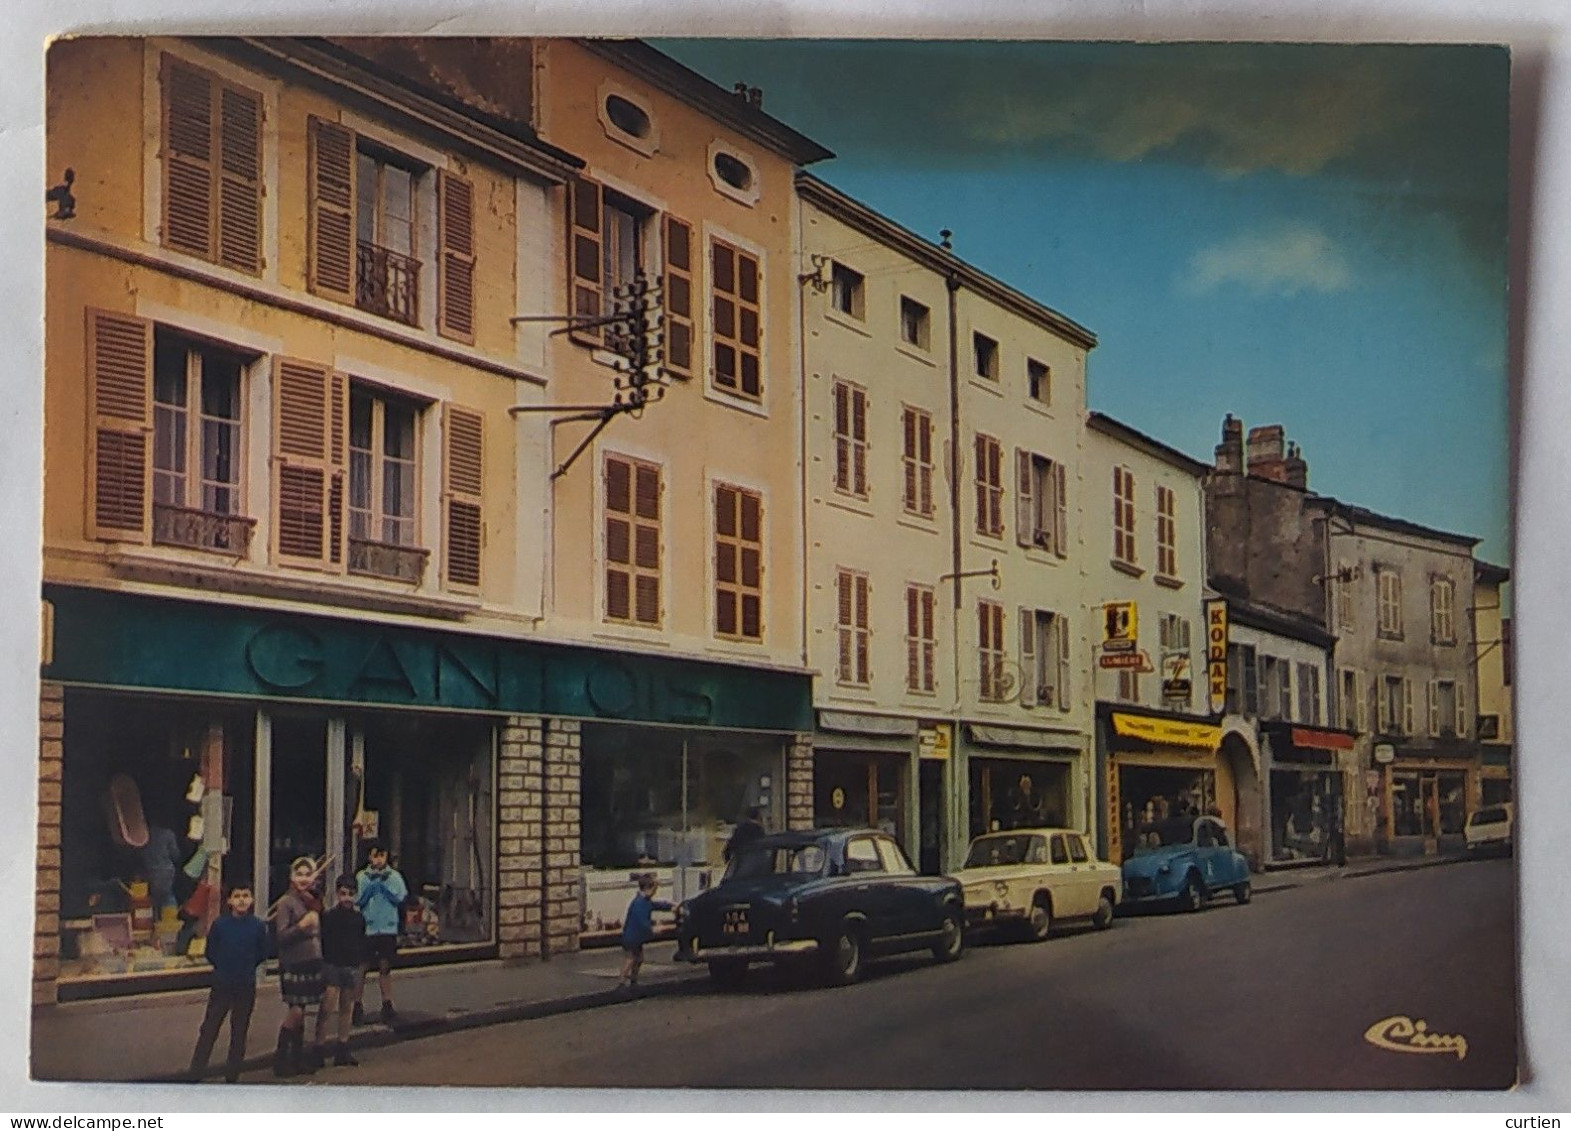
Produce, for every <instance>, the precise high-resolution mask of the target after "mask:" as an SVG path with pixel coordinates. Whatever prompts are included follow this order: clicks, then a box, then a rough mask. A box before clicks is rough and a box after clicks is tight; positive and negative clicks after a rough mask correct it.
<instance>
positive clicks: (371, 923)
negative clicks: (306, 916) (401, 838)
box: [354, 841, 409, 1025]
mask: <svg viewBox="0 0 1571 1131" xmlns="http://www.w3.org/2000/svg"><path fill="white" fill-rule="evenodd" d="M358 885H359V890H358V891H357V892H356V893H355V906H356V907H358V908H359V909H360V913H361V914H362V915H364V916H365V936H366V965H365V967H364V968H363V970H362V972H361V975H360V980H359V984H358V986H357V987H356V990H355V1007H354V1023H355V1024H356V1025H363V1024H365V1009H364V1008H363V1006H362V1002H363V1001H364V999H365V980H366V977H367V975H369V974H370V971H371V963H373V962H374V963H376V970H377V977H376V986H377V991H378V992H379V993H380V994H381V997H382V1023H383V1024H384V1025H391V1024H392V1023H393V1021H394V1019H395V1018H396V1017H397V1016H398V1012H397V1010H395V1009H394V1008H393V957H394V956H395V955H396V954H397V953H398V928H399V923H400V920H401V919H402V918H403V914H404V900H406V899H408V898H409V886H408V885H407V884H405V883H404V877H403V876H401V875H399V873H398V869H397V868H394V867H393V866H392V864H391V863H390V862H389V861H388V857H387V848H386V846H384V845H383V844H381V843H380V842H379V841H372V842H371V847H370V849H369V851H368V853H367V862H366V866H365V867H364V868H362V869H361V870H360V876H359V879H358Z"/></svg>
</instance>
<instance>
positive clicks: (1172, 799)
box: [1118, 766, 1219, 857]
mask: <svg viewBox="0 0 1571 1131" xmlns="http://www.w3.org/2000/svg"><path fill="white" fill-rule="evenodd" d="M1118 790H1119V797H1120V799H1121V800H1122V802H1123V810H1122V812H1120V813H1119V822H1120V836H1121V844H1122V845H1123V853H1124V855H1125V857H1127V856H1129V855H1130V854H1131V853H1133V852H1134V851H1135V850H1136V849H1137V848H1140V847H1154V846H1155V845H1157V844H1159V843H1161V841H1162V836H1161V830H1162V829H1163V828H1164V827H1165V825H1166V823H1167V822H1169V821H1171V820H1172V819H1173V818H1174V817H1175V816H1179V815H1181V814H1182V813H1184V812H1185V811H1187V812H1189V813H1191V814H1195V815H1199V814H1201V813H1214V812H1218V811H1219V810H1218V807H1217V798H1216V773H1215V771H1213V770H1202V769H1179V768H1176V767H1173V768H1169V767H1165V766H1122V767H1120V768H1119V771H1118Z"/></svg>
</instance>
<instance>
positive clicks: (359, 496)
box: [349, 385, 425, 582]
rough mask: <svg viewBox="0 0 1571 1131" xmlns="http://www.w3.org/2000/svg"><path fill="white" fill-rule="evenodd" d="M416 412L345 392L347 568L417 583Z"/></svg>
mask: <svg viewBox="0 0 1571 1131" xmlns="http://www.w3.org/2000/svg"><path fill="white" fill-rule="evenodd" d="M419 416H420V410H419V407H418V406H417V405H415V404H414V403H413V402H411V401H408V400H405V399H403V398H401V397H394V396H389V395H387V394H384V393H381V392H376V391H373V390H371V389H369V388H366V387H364V386H361V385H351V386H350V389H349V569H350V571H351V572H353V573H369V574H375V575H378V576H384V577H393V578H396V579H398V580H400V581H411V582H415V581H419V580H420V576H421V574H422V573H423V572H424V567H425V555H424V554H423V553H419V554H414V555H410V554H407V553H399V552H398V551H399V550H402V549H411V548H413V547H414V546H415V545H416V543H417V541H418V539H417V537H416V531H417V527H416V515H415V499H416V497H417V492H418V490H419V483H420V475H419V472H418V468H417V466H416V442H417V441H416V434H417V421H418V419H419Z"/></svg>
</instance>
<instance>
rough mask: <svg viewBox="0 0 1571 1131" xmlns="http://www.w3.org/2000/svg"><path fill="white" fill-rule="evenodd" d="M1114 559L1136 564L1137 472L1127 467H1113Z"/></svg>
mask: <svg viewBox="0 0 1571 1131" xmlns="http://www.w3.org/2000/svg"><path fill="white" fill-rule="evenodd" d="M1113 560H1114V561H1115V562H1123V563H1124V564H1125V565H1130V566H1132V565H1134V564H1135V563H1136V560H1137V557H1136V554H1135V473H1134V472H1132V471H1130V470H1129V469H1128V468H1127V467H1115V468H1113Z"/></svg>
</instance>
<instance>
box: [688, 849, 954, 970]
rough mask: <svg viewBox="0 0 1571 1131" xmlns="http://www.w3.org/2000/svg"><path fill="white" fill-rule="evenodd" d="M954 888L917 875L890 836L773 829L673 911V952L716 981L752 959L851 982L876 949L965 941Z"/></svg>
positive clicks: (939, 951) (940, 955)
mask: <svg viewBox="0 0 1571 1131" xmlns="http://www.w3.org/2000/svg"><path fill="white" fill-rule="evenodd" d="M964 936H965V905H964V902H963V900H962V898H961V892H960V885H959V883H957V882H956V881H955V880H952V879H950V878H949V877H947V876H919V875H917V872H916V869H915V868H913V867H911V862H910V861H909V860H908V859H907V858H906V854H905V853H904V852H903V851H902V850H901V848H900V845H899V844H897V843H896V842H895V840H894V838H893V837H891V836H888V835H887V834H885V833H881V832H878V831H876V830H873V829H821V830H813V831H808V832H787V833H773V834H770V835H768V836H764V837H761V838H760V839H758V840H755V841H753V842H752V843H751V844H749V845H748V846H747V847H746V848H744V849H742V850H741V851H739V852H738V853H737V854H736V855H735V856H733V857H732V858H731V863H730V864H729V865H728V866H727V868H726V871H725V875H724V876H723V877H722V878H721V880H720V882H719V883H718V884H716V885H715V886H714V887H713V888H710V889H709V890H708V891H706V892H704V893H702V894H700V895H697V896H694V897H693V898H692V899H689V900H687V901H686V902H684V903H683V904H681V905H680V906H679V907H678V908H677V958H678V960H680V961H687V962H703V963H707V964H708V966H709V974H710V977H711V978H713V979H714V980H715V982H716V983H717V984H719V985H723V986H733V985H736V984H739V983H740V982H741V981H742V980H743V979H744V978H745V977H746V974H747V968H748V965H749V964H750V963H753V962H774V963H790V964H799V965H801V966H804V967H806V966H811V965H814V964H816V965H817V966H818V967H819V969H820V970H821V971H822V973H823V975H824V977H825V978H826V980H828V981H829V982H831V983H835V984H842V985H843V984H846V983H849V982H854V981H856V980H857V979H858V978H860V977H861V976H862V973H863V971H864V970H865V968H866V964H867V961H868V960H869V959H870V958H872V957H874V956H877V955H883V954H894V953H897V952H901V951H911V950H931V951H932V952H933V957H934V958H936V959H938V960H939V961H940V962H953V961H954V960H955V959H957V958H959V957H960V954H961V952H962V951H963V950H964V948H965V937H964Z"/></svg>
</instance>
